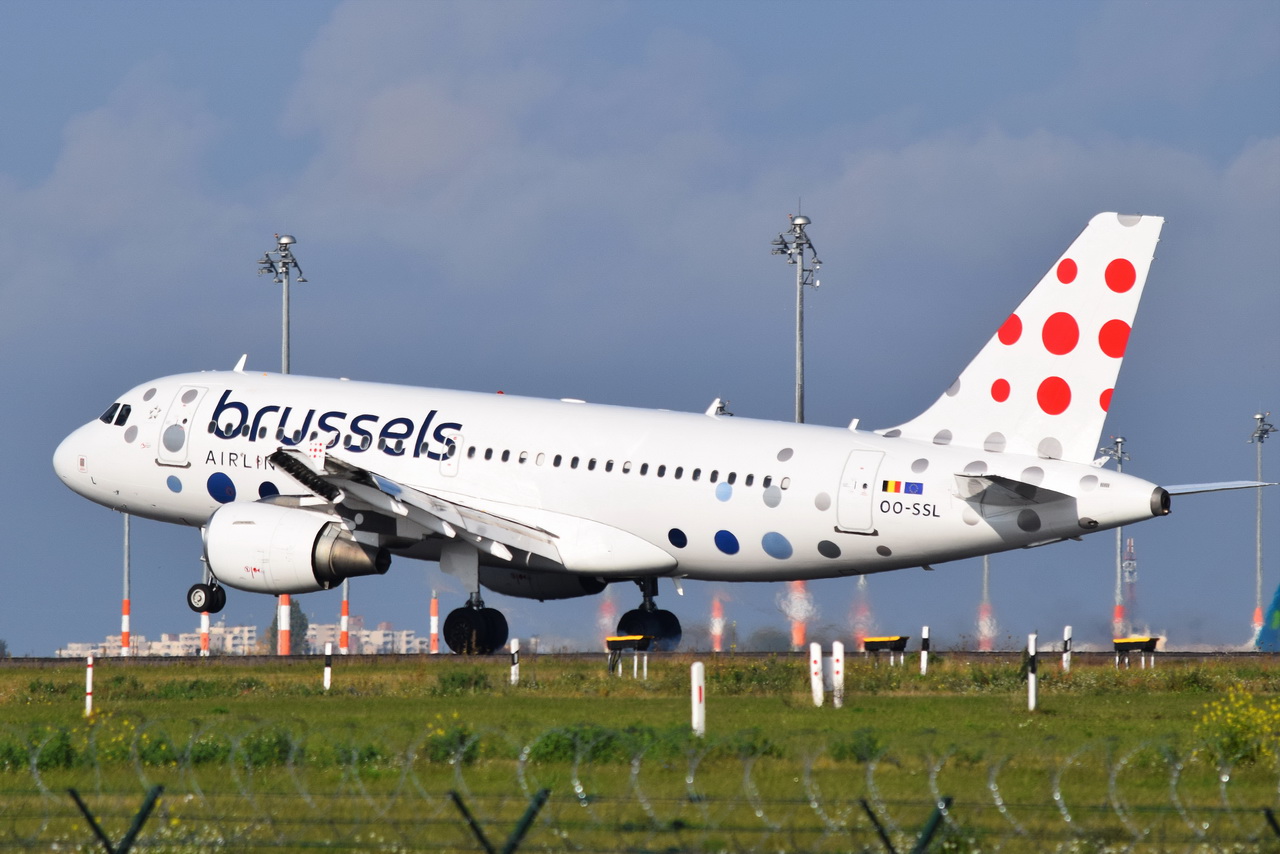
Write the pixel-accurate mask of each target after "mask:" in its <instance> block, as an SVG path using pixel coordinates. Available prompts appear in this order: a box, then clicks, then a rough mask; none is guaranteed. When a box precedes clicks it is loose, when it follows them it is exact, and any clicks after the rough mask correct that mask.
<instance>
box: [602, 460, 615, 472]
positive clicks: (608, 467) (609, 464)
mask: <svg viewBox="0 0 1280 854" xmlns="http://www.w3.org/2000/svg"><path fill="white" fill-rule="evenodd" d="M604 470H605V471H613V460H609V461H608V462H607V463H605V464H604Z"/></svg>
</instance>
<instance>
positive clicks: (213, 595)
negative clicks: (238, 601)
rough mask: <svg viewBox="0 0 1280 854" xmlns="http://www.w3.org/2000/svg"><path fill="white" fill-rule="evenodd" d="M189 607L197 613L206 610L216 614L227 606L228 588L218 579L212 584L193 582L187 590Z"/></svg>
mask: <svg viewBox="0 0 1280 854" xmlns="http://www.w3.org/2000/svg"><path fill="white" fill-rule="evenodd" d="M187 607H188V608H190V609H191V610H192V611H195V612H196V613H197V614H200V613H203V612H205V611H208V612H209V613H210V614H216V613H218V612H219V611H221V610H222V609H223V608H225V607H227V588H225V587H223V586H222V585H221V584H218V583H217V582H216V581H214V582H212V583H210V584H193V585H191V589H190V590H188V591H187Z"/></svg>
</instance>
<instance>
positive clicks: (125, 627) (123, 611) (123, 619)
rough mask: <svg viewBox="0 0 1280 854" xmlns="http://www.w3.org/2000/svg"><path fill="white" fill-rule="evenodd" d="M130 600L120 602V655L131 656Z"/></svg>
mask: <svg viewBox="0 0 1280 854" xmlns="http://www.w3.org/2000/svg"><path fill="white" fill-rule="evenodd" d="M129 651H130V650H129V600H128V599H127V598H126V599H124V600H123V601H121V603H120V657H121V658H128V657H129Z"/></svg>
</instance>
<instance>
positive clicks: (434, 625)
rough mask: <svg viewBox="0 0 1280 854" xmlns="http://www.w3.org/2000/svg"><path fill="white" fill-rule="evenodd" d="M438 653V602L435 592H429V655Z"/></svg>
mask: <svg viewBox="0 0 1280 854" xmlns="http://www.w3.org/2000/svg"><path fill="white" fill-rule="evenodd" d="M439 653H440V600H439V599H437V598H436V592H435V591H434V590H432V591H431V654H432V655H438V654H439Z"/></svg>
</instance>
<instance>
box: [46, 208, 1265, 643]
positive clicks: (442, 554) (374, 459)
mask: <svg viewBox="0 0 1280 854" xmlns="http://www.w3.org/2000/svg"><path fill="white" fill-rule="evenodd" d="M1163 224H1164V220H1163V219H1162V218H1160V217H1156V216H1137V215H1123V214H1117V213H1102V214H1098V215H1097V216H1095V217H1093V219H1092V220H1090V222H1089V223H1088V225H1087V227H1086V228H1085V229H1084V231H1083V232H1082V233H1081V234H1080V236H1079V237H1078V238H1076V240H1075V241H1074V242H1072V244H1071V245H1070V247H1069V248H1068V249H1067V251H1066V252H1065V253H1064V254H1063V255H1062V256H1061V257H1060V258H1058V260H1057V261H1056V262H1055V263H1054V264H1053V266H1052V267H1050V269H1049V270H1048V272H1047V273H1046V274H1045V275H1044V277H1043V278H1042V279H1041V280H1040V281H1039V283H1038V284H1037V285H1036V286H1035V288H1034V289H1033V290H1032V291H1031V293H1030V294H1029V295H1028V296H1027V297H1026V298H1025V299H1024V300H1023V301H1022V302H1021V303H1020V304H1019V305H1018V307H1017V308H1016V309H1015V310H1014V311H1013V313H1012V314H1010V315H1009V316H1008V317H1007V318H1005V319H1003V320H1002V321H1001V323H1000V325H999V327H998V328H997V330H996V331H995V333H994V334H993V335H992V336H991V338H990V339H989V340H988V341H987V343H986V344H985V346H983V347H982V349H981V350H980V351H979V353H978V354H977V356H976V357H975V358H974V359H973V361H972V362H970V363H969V365H968V366H967V367H966V368H965V369H964V370H963V371H962V372H961V373H960V375H959V378H958V379H956V381H955V382H954V383H952V385H951V386H950V387H949V388H947V390H946V391H945V392H944V393H943V394H942V395H941V396H940V397H939V398H938V400H937V401H936V402H935V403H934V404H933V405H932V406H930V407H929V408H928V409H926V410H925V411H924V412H923V413H921V414H920V415H918V416H917V417H915V418H913V419H911V420H910V421H907V422H906V423H904V424H901V425H898V426H896V427H890V428H884V429H878V430H874V431H867V430H863V429H860V428H859V422H858V420H857V419H855V420H854V421H852V422H851V423H850V424H849V425H848V427H847V428H841V427H832V426H820V425H814V424H795V423H789V422H769V421H763V420H754V419H748V418H741V417H733V416H731V415H730V414H728V413H727V412H726V410H725V406H724V404H723V402H721V401H719V400H716V401H714V402H713V403H712V404H711V406H710V407H708V409H707V410H706V412H704V413H686V412H670V411H652V410H642V409H634V408H627V407H621V406H612V405H596V404H590V403H586V402H583V401H581V400H575V399H562V400H542V399H534V398H527V397H520V396H516V395H510V394H502V393H497V394H488V393H480V392H471V391H450V390H443V389H431V388H416V387H407V386H396V385H387V384H378V383H371V382H355V381H350V380H347V379H324V378H316V377H306V376H298V375H282V374H274V373H263V372H251V371H248V370H246V369H245V362H246V358H245V357H241V359H240V361H239V363H238V364H237V365H236V366H235V368H234V369H233V370H231V371H209V372H200V373H186V374H178V375H175V376H167V377H163V378H160V379H156V380H152V381H149V382H145V383H142V384H141V385H139V386H137V387H136V388H133V389H131V390H130V391H128V392H126V393H124V394H123V395H121V396H120V397H119V398H118V399H117V400H115V401H114V402H113V403H112V404H111V405H110V407H108V408H107V410H106V411H105V412H104V413H103V414H102V415H101V416H100V417H99V418H97V419H95V420H93V421H91V422H89V423H88V424H86V425H84V426H82V427H80V428H79V429H77V430H75V431H74V432H72V433H71V434H70V435H69V436H68V437H67V438H66V439H65V440H64V441H63V442H62V443H61V444H60V445H59V446H58V448H57V450H56V452H55V453H54V457H53V467H54V469H55V471H56V472H57V474H58V476H59V477H60V478H61V479H62V481H63V483H65V484H66V485H67V486H68V487H70V488H71V489H72V490H73V491H75V492H77V493H79V494H80V495H82V496H84V497H85V498H88V499H90V500H92V501H95V502H97V503H99V504H102V505H104V506H106V507H110V508H111V509H113V510H117V511H120V512H123V513H131V514H134V515H136V516H142V517H145V518H150V519H157V520H160V521H164V522H172V523H177V524H181V525H189V526H191V527H196V528H199V529H200V530H201V533H202V539H203V561H204V565H205V566H204V579H203V580H202V581H201V582H199V583H197V584H195V585H193V586H192V587H191V589H190V591H189V592H188V594H187V604H188V605H189V606H190V607H191V608H192V609H193V610H195V611H208V612H211V613H216V612H218V611H220V610H221V609H222V607H223V606H224V605H225V603H226V588H235V589H237V590H243V591H250V592H256V593H265V594H272V595H279V594H285V593H288V594H295V593H307V592H313V591H320V590H327V589H330V588H332V587H334V586H336V585H338V584H339V583H340V582H342V581H343V580H344V579H347V578H352V577H359V576H369V575H381V574H383V573H385V572H387V570H388V567H389V566H390V563H391V560H392V558H393V556H394V557H397V558H399V557H404V558H414V559H421V560H428V561H439V563H440V567H441V569H442V570H443V571H444V572H446V573H449V574H451V575H453V576H455V577H456V578H458V579H459V580H460V582H461V583H462V584H463V585H465V588H466V589H467V590H468V591H469V593H470V595H469V600H468V602H467V603H466V605H465V606H463V607H461V608H458V609H456V610H454V611H453V612H451V613H450V614H449V615H448V617H447V619H446V620H445V624H444V631H443V635H444V639H445V642H446V643H447V644H448V646H449V647H450V648H451V649H452V650H453V651H455V652H458V653H468V654H486V653H491V652H493V651H495V650H498V649H500V648H501V647H502V646H503V645H504V644H505V643H506V642H507V637H508V632H509V630H508V625H507V621H506V619H505V617H504V615H503V614H502V613H501V612H500V611H498V610H497V609H494V608H489V607H486V606H485V604H484V599H483V596H482V590H483V589H488V590H492V591H496V592H498V593H502V594H506V595H509V596H516V597H524V598H532V599H539V600H547V599H566V598H573V597H579V596H591V595H594V594H597V593H599V592H601V591H602V590H603V589H604V588H605V586H606V585H608V584H614V583H618V582H624V581H630V582H634V583H635V584H636V585H637V586H638V588H639V596H640V601H639V604H638V605H637V607H636V608H634V609H632V610H629V611H627V612H626V613H624V614H623V615H622V617H621V619H620V620H619V621H618V626H617V631H618V633H619V634H622V635H643V636H648V637H650V638H652V639H654V644H655V647H656V648H658V649H674V648H675V647H676V646H677V645H678V644H679V642H680V639H681V637H682V630H681V626H680V622H679V619H678V618H677V617H676V615H675V614H674V613H672V612H671V611H668V610H665V609H661V608H658V607H657V606H656V604H655V602H654V598H655V596H656V595H657V594H658V580H659V579H661V578H671V579H674V580H675V583H676V587H677V589H678V590H679V589H681V588H680V583H681V581H682V580H684V579H690V580H704V581H762V582H771V581H787V580H795V579H818V578H835V577H842V576H857V575H863V574H869V573H876V572H886V571H890V570H896V569H904V568H909V567H924V568H925V569H932V568H933V566H934V565H935V564H939V563H943V562H947V561H954V560H959V559H963V558H969V557H974V556H978V555H984V554H990V553H994V552H1000V551H1007V550H1010V549H1019V548H1031V547H1036V546H1042V545H1046V544H1050V543H1057V542H1061V541H1064V540H1078V539H1080V538H1081V537H1082V536H1083V535H1085V534H1090V533H1095V532H1098V531H1105V530H1107V529H1111V528H1115V527H1117V526H1121V525H1131V524H1134V523H1136V522H1140V521H1143V520H1145V519H1151V518H1154V517H1160V516H1165V515H1168V513H1169V512H1170V506H1171V496H1172V495H1177V494H1185V493H1193V492H1208V491H1214V490H1219V489H1234V488H1242V487H1246V486H1257V485H1258V484H1254V483H1251V482H1244V481H1234V482H1223V483H1214V484H1192V485H1186V486H1168V487H1162V486H1158V485H1156V484H1154V483H1149V482H1147V481H1145V480H1142V479H1140V478H1138V477H1135V476H1133V475H1131V474H1128V473H1122V472H1118V471H1114V470H1110V469H1107V468H1105V462H1106V458H1105V457H1098V456H1097V451H1098V443H1099V438H1100V436H1101V433H1102V427H1103V422H1104V420H1105V418H1106V415H1107V410H1108V408H1109V407H1110V404H1111V398H1112V390H1113V389H1114V387H1115V382H1116V377H1117V375H1118V373H1119V370H1120V365H1121V362H1122V360H1123V357H1124V354H1125V350H1126V348H1127V345H1128V341H1129V333H1130V329H1131V327H1132V324H1133V319H1134V315H1135V313H1136V310H1137V306H1138V301H1139V298H1140V296H1141V293H1142V290H1143V288H1144V285H1145V283H1146V280H1147V273H1148V270H1149V268H1150V266H1151V262H1152V260H1153V257H1154V253H1155V248H1156V244H1157V242H1158V240H1159V236H1160V231H1161V228H1162V227H1163Z"/></svg>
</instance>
